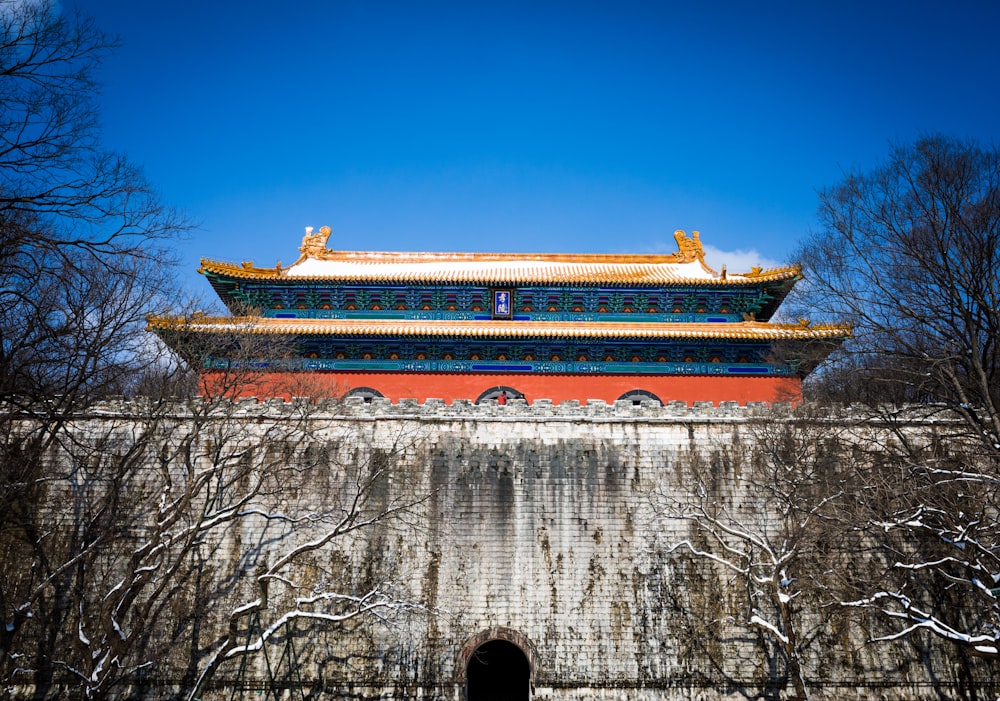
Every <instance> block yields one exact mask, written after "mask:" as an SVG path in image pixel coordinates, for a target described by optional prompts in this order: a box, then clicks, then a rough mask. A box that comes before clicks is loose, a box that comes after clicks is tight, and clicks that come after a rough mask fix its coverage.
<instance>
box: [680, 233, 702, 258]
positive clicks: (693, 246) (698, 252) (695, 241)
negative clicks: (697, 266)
mask: <svg viewBox="0 0 1000 701" xmlns="http://www.w3.org/2000/svg"><path fill="white" fill-rule="evenodd" d="M674 240H675V241H677V262H678V263H694V262H695V261H701V262H702V263H704V262H705V251H704V250H703V249H702V247H701V234H700V233H699V232H697V231H692V232H691V236H690V237H688V236H687V234H685V233H684V230H683V229H677V231H675V232H674Z"/></svg>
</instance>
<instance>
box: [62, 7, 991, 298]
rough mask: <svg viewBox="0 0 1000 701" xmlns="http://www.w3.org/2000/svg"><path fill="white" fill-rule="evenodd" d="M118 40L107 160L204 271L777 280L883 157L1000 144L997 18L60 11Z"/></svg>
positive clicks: (772, 10) (862, 12)
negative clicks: (665, 268)
mask: <svg viewBox="0 0 1000 701" xmlns="http://www.w3.org/2000/svg"><path fill="white" fill-rule="evenodd" d="M63 5H64V7H66V8H72V7H74V6H75V7H78V8H79V9H80V10H82V11H84V12H86V13H88V14H90V15H91V16H93V17H94V18H95V19H96V21H97V22H98V24H99V25H100V26H101V27H102V28H103V29H104V30H106V31H108V32H110V33H113V34H117V35H119V36H120V38H121V39H122V41H123V42H124V46H123V47H122V48H121V49H120V50H119V51H118V52H117V53H116V54H115V55H114V56H112V57H111V59H110V60H109V61H108V62H107V64H106V65H105V67H104V70H103V74H102V75H103V79H104V92H103V95H102V98H101V108H102V116H103V123H104V126H105V135H106V141H107V143H108V145H109V146H110V147H112V148H114V149H117V150H121V151H124V152H126V153H128V154H129V155H130V156H131V157H132V158H133V159H134V160H135V161H137V162H139V163H140V164H142V165H143V166H144V168H145V170H146V173H147V175H148V176H149V178H150V179H151V180H152V181H153V182H154V183H155V184H156V185H157V186H158V187H159V189H160V191H161V192H162V193H163V195H164V197H165V199H166V200H167V201H168V202H169V203H171V204H173V205H175V206H177V207H179V208H181V209H182V210H184V211H185V212H187V214H188V215H189V216H190V217H191V218H192V219H193V220H194V221H195V222H197V223H198V225H199V228H198V230H196V231H195V232H194V233H193V235H192V237H191V239H190V240H189V241H187V242H185V243H184V244H183V245H182V246H181V249H180V253H181V256H182V264H183V265H184V266H185V268H186V270H187V271H188V273H191V275H190V285H191V286H192V287H194V288H198V287H200V286H204V282H203V281H200V280H199V279H198V277H197V276H195V275H193V271H194V269H195V268H196V267H197V266H198V261H199V259H200V257H202V256H206V257H211V258H217V259H223V260H231V261H240V260H247V259H249V260H254V261H255V262H256V263H257V264H258V265H273V264H274V263H275V261H277V260H281V261H282V262H283V263H285V264H288V263H291V262H293V261H294V260H295V258H296V255H297V250H296V249H297V247H298V245H299V243H300V241H301V236H302V232H303V227H305V226H315V227H319V226H323V225H329V226H331V227H332V228H333V232H334V233H333V237H332V238H331V242H330V246H331V247H332V248H341V249H373V250H461V251H470V250H498V251H526V252H530V251H540V252H652V251H668V252H669V251H673V250H675V246H674V241H673V236H672V234H673V231H674V230H675V229H684V230H686V231H691V230H699V231H701V232H702V240H703V242H704V243H705V244H707V245H708V246H711V247H712V248H713V249H715V250H713V251H712V252H711V255H710V259H709V262H710V263H712V264H713V265H715V266H716V267H718V266H719V265H721V264H722V263H726V264H727V267H728V268H729V270H731V271H734V272H736V271H740V270H745V269H746V268H747V267H748V265H749V264H750V262H751V261H752V260H753V259H755V258H756V259H760V261H761V262H763V263H765V264H769V263H779V262H780V263H784V262H791V261H790V257H791V256H792V254H793V252H794V250H795V247H796V244H797V242H798V240H799V239H800V238H801V237H802V236H803V235H804V234H805V233H806V232H807V231H809V229H810V228H811V227H814V226H815V210H816V202H817V198H816V192H817V190H818V189H820V188H822V187H824V186H828V185H832V184H834V183H836V182H837V181H838V180H839V179H840V178H841V176H842V174H843V172H844V171H845V170H846V169H849V168H851V167H862V168H867V167H870V166H871V165H873V164H874V163H876V162H877V161H878V160H879V159H881V158H883V157H884V156H885V154H886V153H887V151H888V149H889V147H890V144H892V143H906V142H910V141H913V140H914V139H916V138H917V137H918V136H920V135H921V134H927V133H932V132H941V133H944V134H948V135H951V136H956V137H961V138H974V139H977V140H979V141H980V142H983V143H985V144H995V143H997V142H998V136H1000V133H998V132H1000V90H997V87H996V83H997V76H998V75H1000V48H998V45H997V43H996V37H997V36H998V34H1000V3H994V2H986V1H982V2H965V1H962V0H957V1H953V2H948V3H945V2H933V3H932V2H920V1H919V0H910V1H908V2H895V1H892V2H877V1H875V0H869V2H852V1H844V0H840V1H838V2H802V1H800V2H725V1H719V2H710V3H709V2H704V3H699V2H684V3H681V2H649V1H646V2H631V1H629V0H617V1H616V2H610V1H609V2H588V1H586V0H579V1H578V2H545V1H544V0H536V1H535V2H502V3H492V2H482V3H478V2H435V1H434V0H421V1H419V2H418V1H416V0H413V1H411V2H381V1H379V0H368V1H365V2H348V1H338V0H334V1H330V2H318V1H316V2H296V1H294V0H291V1H289V2H286V3H275V2H267V3H263V2H253V1H252V0H249V1H247V2H229V1H228V0H220V1H217V2H216V1H209V0H198V1H194V0H172V1H171V2H144V1H143V2H137V1H136V0H77V1H76V2H75V3H74V2H73V0H63Z"/></svg>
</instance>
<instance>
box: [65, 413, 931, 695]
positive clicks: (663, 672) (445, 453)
mask: <svg viewBox="0 0 1000 701" xmlns="http://www.w3.org/2000/svg"><path fill="white" fill-rule="evenodd" d="M293 407H294V405H292V404H289V405H284V404H280V403H275V402H271V401H269V402H265V403H263V404H257V403H251V402H248V401H243V402H241V403H240V412H241V414H242V415H243V416H244V417H247V418H248V419H249V418H253V419H254V421H249V420H248V421H247V425H246V426H247V427H246V430H247V431H248V432H249V433H250V434H252V433H253V432H254V431H260V430H262V429H261V428H260V427H261V426H262V425H264V424H262V423H261V422H264V423H266V422H269V421H270V422H281V421H282V420H283V416H285V415H286V414H287V413H288V412H290V411H292V410H293ZM131 411H132V407H131V405H129V404H128V403H124V402H122V403H116V404H114V405H109V406H107V407H105V408H104V409H103V410H102V411H101V412H98V413H95V414H94V416H93V417H92V418H91V419H89V420H90V421H95V422H102V421H111V420H116V421H121V420H125V421H127V420H128V417H129V416H130V413H131ZM763 411H765V409H764V408H763V407H753V406H752V407H739V406H737V405H735V404H729V403H727V404H725V405H723V406H721V407H711V406H696V407H688V406H686V405H681V404H676V403H674V404H670V405H667V406H666V407H659V406H657V405H655V404H652V403H643V404H641V405H639V406H633V405H632V404H631V403H621V402H620V403H617V404H615V405H607V404H605V403H602V402H594V403H588V404H586V405H584V406H578V405H575V404H573V405H567V404H562V405H556V406H553V405H551V403H546V402H544V401H538V402H536V403H535V404H534V405H531V406H528V405H526V404H524V403H522V402H511V403H509V404H507V405H506V406H501V407H498V406H476V405H470V404H457V403H456V405H445V404H444V403H443V402H437V401H433V402H428V403H427V404H425V405H418V404H415V403H413V402H400V403H399V404H390V403H388V402H387V401H382V400H374V401H371V402H368V403H366V402H364V401H362V400H360V399H359V398H352V399H348V400H347V401H345V402H343V403H330V404H327V405H324V406H321V407H319V408H317V409H316V411H315V413H314V414H313V415H312V416H311V418H310V421H311V422H313V426H314V429H315V436H314V437H313V438H312V439H311V440H312V441H314V442H315V443H316V444H317V445H326V446H332V448H331V450H333V452H334V453H335V454H336V456H337V460H336V461H334V462H335V464H336V465H339V466H349V465H352V464H359V463H361V462H364V461H366V460H369V459H370V458H371V455H372V452H373V451H378V450H383V451H386V452H387V454H392V455H394V456H397V457H394V458H393V460H394V462H393V463H392V468H391V474H390V478H389V479H388V481H387V482H386V484H385V485H384V488H383V490H382V492H381V497H380V498H382V499H384V500H386V502H385V503H388V501H389V500H392V499H412V498H414V497H421V498H423V497H426V502H425V503H424V504H423V505H422V506H421V507H420V509H419V518H417V519H415V520H413V521H412V523H411V525H410V527H407V528H401V527H400V526H399V525H398V524H383V525H380V526H377V527H375V528H373V529H370V530H367V531H364V532H362V533H360V534H358V535H357V536H356V537H354V538H352V539H351V540H349V541H341V542H339V543H338V544H336V545H335V547H333V548H330V549H328V550H324V551H321V552H319V553H317V554H315V555H314V556H312V557H313V561H312V565H308V566H312V567H314V569H315V574H309V573H302V572H299V575H300V576H301V577H303V578H304V579H305V580H307V581H308V580H309V578H310V577H312V578H313V579H315V580H317V581H318V580H319V578H320V577H321V576H325V575H323V574H322V573H327V574H329V573H337V574H338V576H339V577H340V581H339V582H338V583H337V585H338V586H340V587H341V588H342V589H343V588H346V589H351V588H353V587H356V588H361V587H363V585H364V584H365V583H366V582H371V581H374V580H377V579H380V578H382V579H391V580H392V581H393V583H394V585H395V587H396V588H397V591H398V592H400V593H401V594H403V595H404V596H405V598H407V599H408V600H410V601H413V602H416V603H419V604H420V605H422V606H423V607H425V610H424V611H419V612H416V613H411V614H410V615H408V616H407V617H405V618H404V619H402V620H401V621H399V622H397V623H396V624H395V625H393V626H383V625H380V624H378V623H376V622H371V621H369V622H366V623H364V624H363V625H361V626H354V627H353V628H352V629H350V630H347V631H344V630H340V629H335V630H324V629H323V627H322V626H321V625H315V626H313V627H312V629H311V630H310V631H307V632H306V633H305V637H302V638H301V639H299V640H297V642H296V648H297V650H298V651H299V652H298V654H299V659H300V662H301V667H300V669H299V670H298V674H299V675H300V676H301V678H302V679H303V681H304V682H305V683H306V685H307V686H310V687H312V686H317V687H323V688H326V689H328V690H331V691H332V690H341V691H344V690H348V689H349V690H350V693H351V697H352V698H423V699H432V698H433V699H453V700H454V701H459V700H460V699H462V698H463V695H464V693H465V684H466V672H467V665H468V662H469V657H470V655H471V654H472V653H473V652H474V651H475V649H476V647H477V645H479V644H481V643H482V642H485V641H488V640H491V639H505V640H509V641H511V642H513V643H515V644H516V645H518V647H519V648H520V649H521V650H522V652H523V653H524V654H525V655H526V656H527V657H528V660H529V662H530V665H531V686H532V689H533V696H532V698H534V699H544V700H549V699H551V700H555V699H584V698H586V699H602V700H607V701H611V700H612V699H614V700H618V699H630V700H643V701H645V700H650V701H652V700H653V699H692V698H698V699H722V698H744V694H747V693H749V694H750V695H753V694H757V693H763V684H764V682H763V681H762V680H765V679H766V678H767V669H766V668H765V667H766V660H765V659H762V657H761V655H760V651H759V648H758V647H757V643H758V641H757V638H756V635H755V633H753V632H752V631H751V630H749V629H748V628H747V627H746V626H744V625H741V622H740V621H739V620H737V619H736V618H735V617H734V611H735V610H736V606H735V604H734V603H733V596H734V592H733V591H731V589H730V587H731V586H732V583H731V581H730V580H729V579H727V577H726V576H724V575H723V574H721V573H719V572H717V571H715V570H712V569H709V568H706V567H704V566H703V565H696V563H694V562H693V561H692V560H691V559H690V558H685V557H682V556H678V555H672V554H669V553H667V552H666V548H665V546H666V545H668V544H670V543H672V542H677V541H679V540H682V539H684V538H686V537H688V535H689V531H688V527H687V525H686V524H685V523H683V522H681V521H671V520H670V519H664V518H663V517H662V515H661V514H658V513H657V510H656V509H655V508H654V503H653V501H652V499H651V494H652V493H653V492H654V491H656V490H657V489H666V490H673V491H674V492H676V493H677V494H682V493H684V491H685V490H686V489H688V488H689V486H690V484H691V481H692V477H691V472H690V470H691V464H692V456H695V455H697V456H700V459H702V461H703V464H704V465H708V466H709V469H710V470H712V471H713V473H712V474H713V478H714V479H713V482H712V484H713V489H714V490H715V494H714V496H715V498H717V499H718V500H721V501H725V502H727V503H729V504H731V505H732V506H734V508H735V507H738V506H739V505H740V504H741V503H744V502H745V503H747V504H751V505H752V495H748V493H747V491H746V489H747V485H746V484H745V482H744V481H743V480H742V478H741V450H740V446H741V444H742V443H743V442H745V441H747V440H752V436H750V435H749V434H748V422H749V421H750V420H751V419H752V418H753V417H754V416H757V415H759V414H761V413H762V412H763ZM787 411H788V410H787V409H786V410H785V411H784V412H778V413H776V414H775V415H774V416H776V417H777V416H780V415H784V414H787ZM178 419H179V420H181V421H183V419H184V411H183V409H178ZM775 420H778V419H777V418H775ZM80 430H86V428H85V426H83V424H81V429H80ZM390 449H391V450H390ZM345 474H347V472H345V469H342V468H341V467H331V468H330V469H329V471H327V472H322V471H319V470H313V471H312V472H311V473H309V474H305V475H302V478H301V481H300V482H299V483H296V484H288V485H286V490H287V491H286V493H285V494H284V495H279V497H278V501H277V506H278V507H280V508H288V509H292V508H294V507H295V505H296V504H301V503H303V501H304V502H312V503H313V504H315V505H317V506H319V505H322V503H323V501H324V499H325V498H326V497H327V495H328V494H330V493H332V492H334V491H336V489H337V488H338V487H337V483H338V480H342V479H344V477H345ZM298 537H299V536H298V534H297V531H296V529H295V527H288V528H285V529H284V530H280V529H279V530H278V531H277V532H275V531H274V530H273V527H267V526H265V525H264V524H263V523H262V522H259V521H253V520H246V521H245V522H244V523H243V525H242V526H241V528H239V529H234V530H232V531H230V532H229V533H228V535H227V538H226V540H225V541H224V542H222V543H221V544H219V547H218V550H217V551H216V552H215V555H214V556H215V557H217V558H219V561H220V562H245V563H246V566H247V567H248V568H252V567H253V566H254V565H255V563H257V562H259V561H260V560H262V559H264V560H266V559H267V557H269V555H268V553H269V552H272V553H273V552H278V551H280V550H281V549H282V548H287V546H288V544H289V543H290V542H295V540H296V538H298ZM255 549H256V550H255ZM251 551H254V554H253V555H252V556H248V553H250V552H251ZM308 566H307V568H308ZM247 574H248V575H249V573H247ZM327 586H329V583H327ZM244 588H245V587H244ZM240 592H241V588H240V587H239V586H237V587H236V588H235V589H234V590H233V592H232V595H231V601H232V602H233V603H235V602H238V601H240V598H239V594H240ZM692 612H696V613H697V615H701V616H710V617H714V618H716V619H718V620H719V621H724V622H725V624H724V625H723V626H722V627H723V629H724V630H725V636H724V637H723V638H722V639H720V640H713V641H701V646H700V647H699V646H696V645H693V644H692V641H691V640H690V639H689V638H688V637H687V636H688V633H687V629H688V627H689V623H690V620H689V618H688V617H689V616H691V615H692ZM208 618H209V619H211V617H210V616H209V617H208ZM215 622H216V623H221V621H215ZM205 636H206V638H207V637H210V633H209V632H206V633H205ZM279 647H280V646H279ZM707 648H712V650H714V653H715V654H716V655H717V657H716V658H715V659H714V660H713V659H710V656H708V655H706V653H705V649H707ZM275 649H276V650H278V649H279V648H278V647H276V648H275ZM273 654H274V655H275V656H276V655H277V654H279V653H278V652H275V653H273ZM879 654H881V653H880V652H879V651H878V650H876V649H875V648H865V647H864V645H863V641H862V640H859V639H858V638H857V637H851V636H848V637H846V638H844V639H842V640H841V641H840V643H839V647H832V648H827V649H825V650H824V656H825V659H824V660H823V662H822V664H820V663H819V662H816V664H815V669H816V670H819V669H822V672H821V673H819V672H817V674H816V677H815V680H816V681H817V683H818V684H819V685H818V686H817V692H818V693H819V694H820V695H821V696H825V697H826V698H844V697H845V696H851V697H857V698H863V697H867V696H869V695H871V694H874V693H875V691H874V690H873V689H871V688H867V687H866V686H865V685H866V684H868V683H874V682H884V681H888V682H890V683H896V684H897V686H895V687H892V686H891V684H890V688H887V689H881V690H879V692H878V693H880V694H884V695H885V696H884V697H885V698H908V697H916V696H920V695H921V693H922V692H921V691H920V690H919V689H920V687H919V686H914V685H915V684H920V683H922V682H924V681H926V676H925V673H924V672H923V671H922V670H920V669H916V668H914V669H912V670H907V671H898V670H897V674H896V676H895V677H889V678H887V677H886V676H885V675H884V674H883V672H882V671H881V670H882V669H883V663H882V662H881V661H880V660H879V659H878V655H879ZM348 657H351V658H352V659H351V660H350V661H349V662H345V659H346V658H348ZM719 660H721V664H722V667H721V668H720V667H718V666H716V665H717V664H718V663H719ZM254 669H255V673H256V674H263V671H264V670H263V667H262V664H261V662H260V661H259V660H258V661H257V662H256V663H255V665H254ZM167 676H169V675H167ZM226 678H229V679H231V678H233V672H232V670H231V669H230V670H228V671H227V672H226V673H225V674H223V675H221V679H222V680H225V679H226ZM820 682H821V684H820ZM212 694H216V695H217V696H218V698H222V697H223V696H224V697H225V698H229V695H228V694H229V692H228V691H225V692H223V691H219V690H216V691H214V692H209V693H208V694H206V696H205V698H214V696H212Z"/></svg>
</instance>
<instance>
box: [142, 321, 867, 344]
mask: <svg viewBox="0 0 1000 701" xmlns="http://www.w3.org/2000/svg"><path fill="white" fill-rule="evenodd" d="M148 322H149V325H148V327H147V328H148V329H149V330H162V331H184V332H193V333H233V332H237V333H251V334H267V335H271V334H279V335H323V336H327V335H345V336H436V337H450V338H454V337H461V338H646V339H654V338H691V339H723V340H725V339H729V340H761V341H772V340H812V339H843V338H847V337H849V336H850V335H851V327H850V326H847V325H841V324H816V325H814V326H810V325H808V324H803V323H801V322H800V323H798V324H772V323H765V322H757V321H744V322H737V323H726V324H721V323H696V322H691V323H670V322H667V323H662V322H661V323H641V322H637V323H632V322H563V321H446V320H378V319H274V318H270V317H195V318H185V317H175V316H152V317H150V318H149V319H148Z"/></svg>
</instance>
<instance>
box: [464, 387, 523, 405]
mask: <svg viewBox="0 0 1000 701" xmlns="http://www.w3.org/2000/svg"><path fill="white" fill-rule="evenodd" d="M501 394H503V395H505V397H506V399H507V401H510V400H511V399H524V394H522V393H521V392H518V391H517V390H516V389H514V388H513V387H507V386H506V385H497V386H496V387H490V388H489V389H488V390H486V391H485V392H483V393H482V394H480V395H479V397H478V398H477V399H476V404H488V403H489V402H496V401H499V399H500V395H501Z"/></svg>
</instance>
